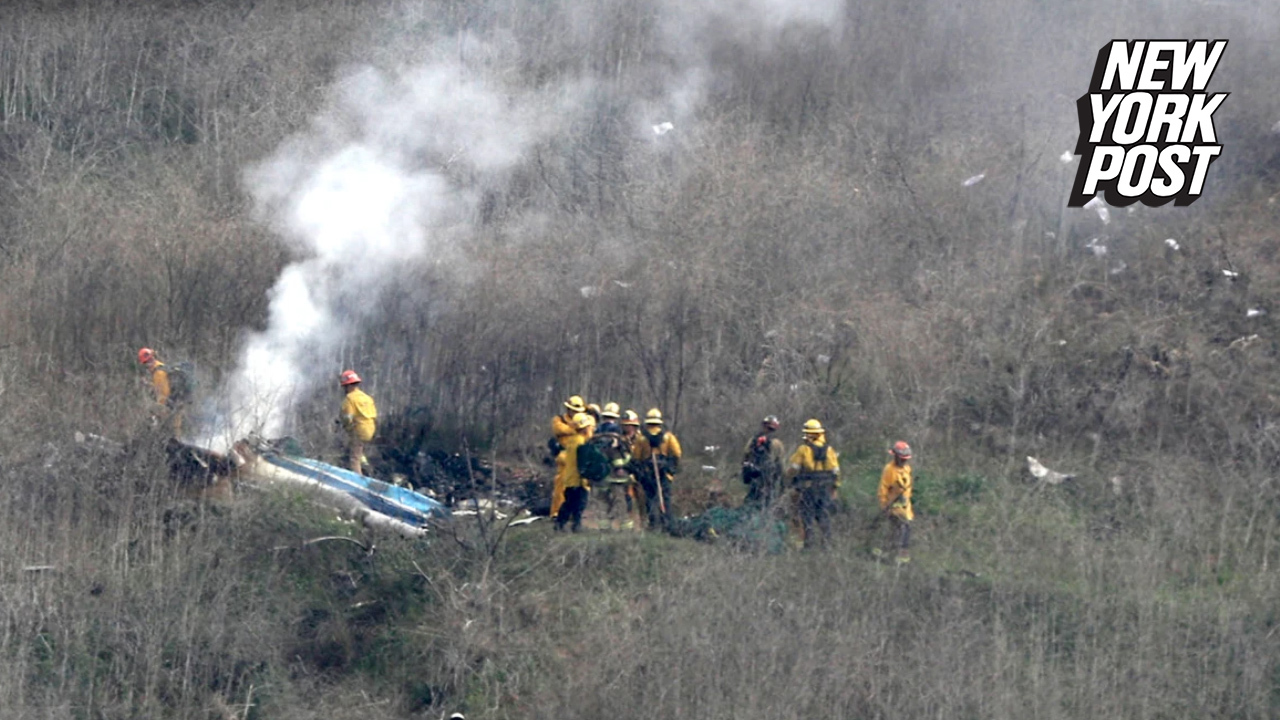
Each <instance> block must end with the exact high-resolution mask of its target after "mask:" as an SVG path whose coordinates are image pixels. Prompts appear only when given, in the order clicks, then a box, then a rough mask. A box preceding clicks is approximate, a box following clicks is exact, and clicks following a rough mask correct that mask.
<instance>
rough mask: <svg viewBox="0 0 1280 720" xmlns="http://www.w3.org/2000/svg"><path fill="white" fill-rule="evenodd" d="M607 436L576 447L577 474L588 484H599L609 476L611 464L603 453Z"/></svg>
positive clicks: (594, 438) (592, 439)
mask: <svg viewBox="0 0 1280 720" xmlns="http://www.w3.org/2000/svg"><path fill="white" fill-rule="evenodd" d="M609 441H610V439H609V437H608V436H597V437H593V438H591V439H590V440H587V441H586V442H584V443H583V444H581V445H579V446H578V474H579V475H581V476H582V477H584V478H586V479H587V481H588V482H593V483H596V482H600V481H601V480H604V479H605V478H606V477H608V476H609V470H610V469H612V467H613V466H612V464H611V463H610V462H609V457H608V455H607V454H606V453H605V447H606V445H607V443H609Z"/></svg>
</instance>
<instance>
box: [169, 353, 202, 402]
mask: <svg viewBox="0 0 1280 720" xmlns="http://www.w3.org/2000/svg"><path fill="white" fill-rule="evenodd" d="M165 369H166V370H167V371H168V373H169V402H171V403H184V402H187V401H188V400H190V399H191V397H192V396H193V395H195V394H196V387H197V382H196V368H195V365H194V364H192V363H191V362H190V361H188V360H182V361H180V362H176V363H174V364H172V365H168V366H166V367H165Z"/></svg>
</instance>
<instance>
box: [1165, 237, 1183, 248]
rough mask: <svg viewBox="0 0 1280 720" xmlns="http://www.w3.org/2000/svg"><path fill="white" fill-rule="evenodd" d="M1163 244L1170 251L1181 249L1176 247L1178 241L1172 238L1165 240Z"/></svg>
mask: <svg viewBox="0 0 1280 720" xmlns="http://www.w3.org/2000/svg"><path fill="white" fill-rule="evenodd" d="M1164 244H1165V245H1167V246H1168V247H1169V249H1171V250H1177V249H1179V247H1181V246H1179V245H1178V241H1177V240H1174V239H1173V238H1165V241H1164Z"/></svg>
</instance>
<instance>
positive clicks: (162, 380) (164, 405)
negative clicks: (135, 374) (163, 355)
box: [138, 347, 170, 416]
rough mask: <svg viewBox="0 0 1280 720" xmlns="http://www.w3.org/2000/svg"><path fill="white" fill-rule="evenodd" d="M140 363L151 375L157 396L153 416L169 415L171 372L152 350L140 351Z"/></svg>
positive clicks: (152, 388)
mask: <svg viewBox="0 0 1280 720" xmlns="http://www.w3.org/2000/svg"><path fill="white" fill-rule="evenodd" d="M138 362H139V363H142V366H143V367H145V368H146V369H147V371H148V372H149V373H151V390H152V392H153V393H154V396H155V404H154V405H153V406H152V414H153V415H156V416H159V415H162V414H167V413H168V410H169V393H170V390H169V371H168V370H165V369H164V363H162V362H160V358H159V357H158V356H157V355H156V351H155V350H152V349H151V348H145V347H144V348H142V349H141V350H139V351H138Z"/></svg>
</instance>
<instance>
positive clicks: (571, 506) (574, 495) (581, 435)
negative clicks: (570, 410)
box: [554, 413, 596, 533]
mask: <svg viewBox="0 0 1280 720" xmlns="http://www.w3.org/2000/svg"><path fill="white" fill-rule="evenodd" d="M573 424H574V427H575V428H577V432H576V433H575V438H573V439H569V444H568V447H566V448H565V449H564V450H563V451H561V453H560V454H559V455H558V456H556V487H557V488H559V489H560V492H561V496H562V498H563V501H562V502H561V503H560V505H559V507H557V508H556V512H555V513H554V517H555V520H556V524H555V529H556V532H562V531H563V530H564V526H565V525H566V524H568V525H569V530H570V531H572V532H575V533H576V532H578V531H579V530H581V529H582V511H583V510H585V509H586V508H587V500H588V498H589V497H590V495H589V493H590V492H591V483H590V482H588V481H587V479H586V478H584V477H583V476H582V474H581V473H579V472H578V450H579V449H581V448H582V446H583V445H584V444H586V442H587V441H589V440H590V439H591V435H592V432H593V431H594V430H595V427H596V423H595V418H593V417H591V415H590V414H588V413H578V414H577V415H575V416H574V418H573Z"/></svg>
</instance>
